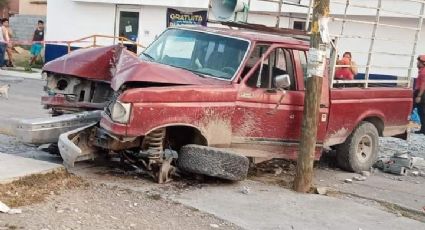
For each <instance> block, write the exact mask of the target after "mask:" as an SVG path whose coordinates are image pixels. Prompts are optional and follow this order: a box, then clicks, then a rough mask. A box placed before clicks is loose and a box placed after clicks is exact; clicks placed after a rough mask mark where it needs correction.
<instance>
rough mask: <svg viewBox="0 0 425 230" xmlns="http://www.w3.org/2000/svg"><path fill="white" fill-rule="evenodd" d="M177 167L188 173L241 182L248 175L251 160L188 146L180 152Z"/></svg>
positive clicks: (201, 147) (200, 147)
mask: <svg viewBox="0 0 425 230" xmlns="http://www.w3.org/2000/svg"><path fill="white" fill-rule="evenodd" d="M177 167H178V168H179V169H181V170H183V171H186V172H191V173H197V174H203V175H207V176H212V177H218V178H222V179H226V180H233V181H239V180H243V179H245V178H246V176H247V174H248V168H249V160H248V158H246V157H245V156H241V155H238V154H236V153H233V152H230V151H227V150H226V151H225V150H223V149H219V148H212V147H206V146H200V145H186V146H183V147H182V148H181V150H180V152H179V157H178V159H177Z"/></svg>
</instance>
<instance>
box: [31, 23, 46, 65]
mask: <svg viewBox="0 0 425 230" xmlns="http://www.w3.org/2000/svg"><path fill="white" fill-rule="evenodd" d="M43 41H44V22H43V21H42V20H39V21H38V25H37V28H36V29H35V31H34V36H33V38H32V42H33V44H32V46H31V50H30V52H31V60H30V66H29V69H31V66H32V65H33V64H34V63H35V61H36V60H37V57H38V56H39V55H40V53H41V50H42V49H43Z"/></svg>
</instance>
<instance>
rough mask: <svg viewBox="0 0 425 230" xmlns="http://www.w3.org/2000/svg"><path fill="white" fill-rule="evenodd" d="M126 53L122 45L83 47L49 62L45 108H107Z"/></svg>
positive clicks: (58, 112) (55, 111)
mask: <svg viewBox="0 0 425 230" xmlns="http://www.w3.org/2000/svg"><path fill="white" fill-rule="evenodd" d="M122 52H128V51H126V50H125V49H123V47H121V46H119V45H114V46H108V47H100V48H92V49H81V50H76V51H73V52H72V53H70V54H68V55H65V56H63V57H61V58H58V59H56V60H53V61H51V62H49V63H47V64H46V65H45V67H44V68H43V76H44V78H45V80H46V82H47V83H46V86H45V87H44V91H45V92H46V94H47V95H46V96H43V97H42V99H41V102H42V104H43V105H44V107H45V108H46V109H52V113H53V114H54V115H61V114H65V113H75V112H80V111H87V110H99V109H103V108H104V106H105V104H106V102H107V101H108V100H109V98H110V97H111V96H112V95H113V92H114V91H113V90H112V89H111V86H110V83H111V79H112V77H113V75H114V72H115V65H116V62H117V60H118V59H119V57H120V56H121V53H122Z"/></svg>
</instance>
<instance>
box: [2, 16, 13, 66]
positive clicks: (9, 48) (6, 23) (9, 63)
mask: <svg viewBox="0 0 425 230" xmlns="http://www.w3.org/2000/svg"><path fill="white" fill-rule="evenodd" d="M3 27H4V29H6V31H7V36H8V40H9V43H8V44H7V48H6V53H7V57H8V59H7V60H8V61H7V63H6V66H7V67H13V62H12V61H13V50H12V49H13V44H12V29H11V28H10V25H9V19H7V18H5V19H3Z"/></svg>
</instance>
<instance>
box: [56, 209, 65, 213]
mask: <svg viewBox="0 0 425 230" xmlns="http://www.w3.org/2000/svg"><path fill="white" fill-rule="evenodd" d="M56 212H57V213H63V212H65V210H62V209H59V210H57V211H56Z"/></svg>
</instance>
